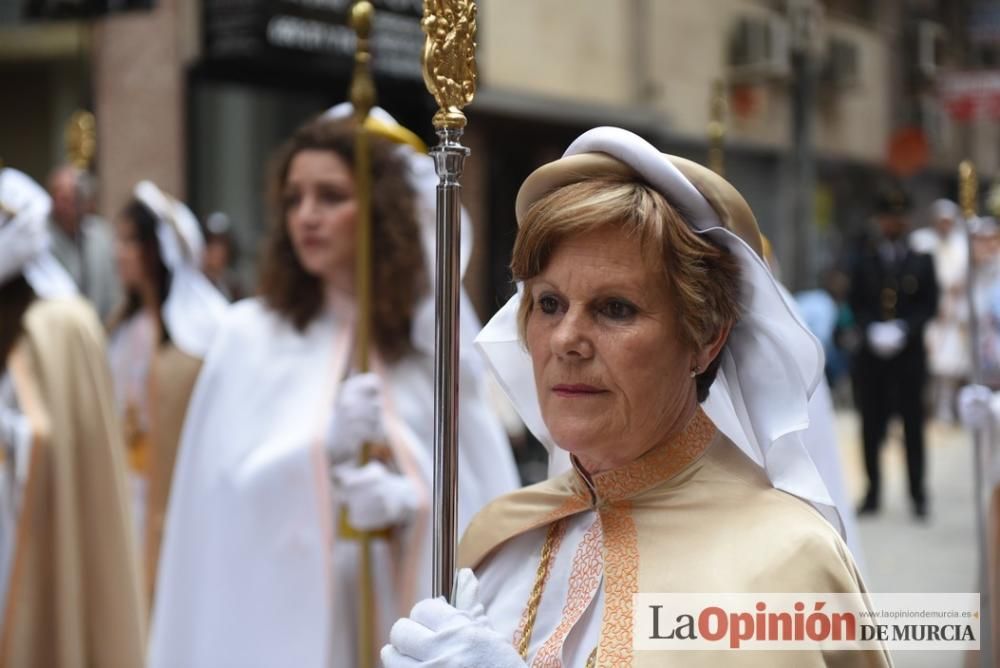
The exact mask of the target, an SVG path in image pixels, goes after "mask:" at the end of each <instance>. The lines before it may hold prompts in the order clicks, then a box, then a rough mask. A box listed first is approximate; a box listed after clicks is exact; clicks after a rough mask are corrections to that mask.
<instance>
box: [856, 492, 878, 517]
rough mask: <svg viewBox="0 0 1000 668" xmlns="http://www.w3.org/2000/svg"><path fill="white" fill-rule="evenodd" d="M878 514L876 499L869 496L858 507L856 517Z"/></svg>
mask: <svg viewBox="0 0 1000 668" xmlns="http://www.w3.org/2000/svg"><path fill="white" fill-rule="evenodd" d="M877 513H878V499H877V498H876V497H874V496H873V495H871V494H869V495H868V496H866V497H865V501H864V503H862V504H861V505H860V506H858V517H861V516H862V515H875V514H877Z"/></svg>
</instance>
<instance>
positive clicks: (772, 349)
mask: <svg viewBox="0 0 1000 668" xmlns="http://www.w3.org/2000/svg"><path fill="white" fill-rule="evenodd" d="M594 154H604V155H603V156H600V157H599V158H597V157H595V156H594ZM583 155H588V156H591V158H590V162H591V163H593V162H594V161H595V160H601V161H603V162H604V164H605V166H611V167H612V168H613V169H617V170H618V171H622V169H627V170H630V171H632V172H633V173H638V175H639V176H640V177H641V178H642V179H643V180H644V181H646V182H648V183H649V184H650V185H651V186H652V187H653V188H655V189H656V190H658V191H659V192H660V193H662V194H663V195H664V196H665V197H666V198H667V200H668V201H669V202H670V203H671V204H672V205H673V206H674V207H676V208H677V209H678V211H679V212H681V214H682V215H683V216H684V218H685V220H686V221H687V222H688V224H689V225H690V226H691V227H692V228H693V229H694V230H695V231H696V232H697V233H699V234H705V235H708V236H709V237H711V238H712V239H713V240H714V241H716V242H718V243H719V244H721V245H723V246H724V247H726V248H727V249H728V250H729V251H730V252H731V253H733V255H735V257H736V258H737V259H738V260H739V263H740V269H741V283H742V287H743V291H742V294H741V307H742V317H741V319H740V321H739V322H738V323H737V324H736V326H735V327H734V328H733V330H732V332H731V334H730V336H729V340H728V342H727V344H726V346H725V347H724V348H723V350H722V352H721V353H720V356H721V365H720V367H719V372H718V375H717V377H716V379H715V382H714V384H713V385H712V387H711V390H710V392H709V396H708V399H707V400H706V401H705V402H704V403H703V404H702V408H703V409H704V410H705V413H706V414H707V415H708V416H709V418H710V419H711V420H712V422H713V423H714V424H715V425H716V427H718V428H719V430H720V431H721V432H722V433H723V434H725V435H726V436H727V437H728V438H729V439H730V440H732V441H733V442H734V443H735V444H736V445H737V446H738V447H739V448H740V449H741V450H742V451H743V452H744V453H746V455H747V456H748V457H750V458H751V459H752V460H753V461H754V462H756V463H757V464H758V465H760V466H761V467H763V468H764V469H765V471H766V472H767V475H768V478H770V480H771V482H772V484H773V485H774V486H775V487H777V488H778V489H782V490H784V491H787V492H790V493H792V494H795V495H796V496H799V497H801V498H803V499H805V500H806V501H808V502H810V503H812V504H814V505H815V506H816V507H817V508H818V509H819V510H820V511H821V512H823V513H824V515H826V516H827V517H828V518H829V519H831V520H832V521H834V523H835V526H838V527H841V526H842V523H841V522H840V520H839V517H838V516H837V513H836V510H835V508H834V504H833V501H832V500H831V498H830V494H829V492H828V490H827V488H826V486H825V485H824V483H823V480H822V478H821V476H820V474H819V472H818V471H817V468H816V465H815V464H814V462H813V461H812V459H811V458H810V456H809V454H808V452H807V450H806V448H805V446H804V445H803V443H802V439H801V437H800V433H801V432H802V431H803V430H805V429H806V427H807V426H808V424H809V417H808V402H809V398H810V397H811V396H812V393H813V391H814V390H815V388H816V386H817V384H818V383H819V380H820V378H821V374H822V371H823V349H822V346H821V345H820V343H819V341H817V340H816V338H815V337H814V336H813V335H812V334H811V333H810V332H809V330H808V328H806V326H805V325H804V324H803V323H802V322H801V321H800V320H799V318H798V316H796V315H795V311H794V309H793V307H792V306H791V305H790V304H789V303H788V302H787V301H786V298H785V297H784V295H783V293H782V291H781V289H780V287H779V285H778V283H777V282H776V281H775V279H774V278H773V277H772V275H771V273H770V271H768V269H767V265H766V264H765V263H764V260H763V259H762V258H761V256H760V254H759V253H760V252H761V251H760V248H761V242H760V239H759V232H758V231H757V228H756V222H755V221H753V217H752V213H750V210H749V207H748V206H747V205H746V202H745V201H744V200H743V198H742V197H741V196H740V195H739V194H738V193H737V192H736V190H735V189H734V188H732V186H730V185H729V184H728V183H727V182H726V181H725V180H723V179H722V178H721V177H719V176H717V175H715V174H713V173H711V172H709V171H708V170H706V169H705V168H703V167H701V166H700V165H696V164H694V163H691V162H689V161H686V160H683V159H681V158H676V157H674V156H667V155H666V154H663V153H660V152H659V151H658V150H657V149H656V148H655V147H653V146H652V145H651V144H649V143H648V142H646V141H645V140H643V139H642V138H640V137H638V136H637V135H634V134H632V133H631V132H627V131H625V130H621V129H618V128H610V127H601V128H596V129H593V130H590V131H588V132H586V133H584V134H583V135H582V136H580V137H579V138H578V139H577V140H576V141H574V142H573V143H572V144H571V145H570V147H569V148H568V149H566V152H565V153H564V154H563V159H562V160H565V159H566V158H567V157H569V156H583ZM609 156H610V157H611V158H613V160H608V159H607V158H608V157H609ZM576 160H577V162H578V163H579V166H581V167H582V163H583V161H584V160H585V159H583V158H578V159H576ZM557 162H558V161H557ZM551 164H556V163H550V165H551ZM550 165H547V166H544V167H542V168H540V169H539V170H538V172H536V174H538V173H539V172H541V171H542V170H545V169H546V168H548V167H549V166H550ZM626 166H627V167H626ZM560 171H561V172H562V173H563V174H564V175H565V174H574V173H575V167H570V166H568V165H567V167H566V168H565V169H561V170H560ZM587 176H588V174H586V173H580V174H578V175H576V176H574V177H572V178H573V179H574V180H577V181H578V180H581V179H584V178H587ZM532 180H534V182H535V184H534V186H533V187H534V188H535V191H534V192H527V191H528V190H530V188H529V187H528V183H529V182H530V181H532ZM544 181H545V178H535V174H533V175H532V176H530V177H529V178H528V180H527V181H526V182H525V185H523V186H522V188H521V192H519V193H518V203H517V211H518V219H519V220H520V219H521V218H522V217H523V214H524V213H525V212H526V210H527V208H528V207H529V206H530V204H531V203H532V202H533V201H534V200H535V199H537V198H538V197H540V196H542V195H544V194H545V192H544V191H541V190H540V189H541V188H543V186H544ZM568 182H572V181H571V180H566V179H565V177H564V180H563V181H562V182H561V183H552V184H550V185H551V187H558V186H559V185H565V184H566V183H568ZM696 183H697V184H698V185H697V186H696V185H695V184H696ZM550 189H551V188H550ZM703 191H704V193H705V194H703ZM725 225H730V226H731V227H733V230H730V229H727V228H726V227H725ZM734 232H736V233H734ZM738 234H739V235H740V236H738ZM754 234H756V235H757V238H756V239H754V238H753V235H754ZM741 236H742V237H744V238H741ZM745 239H748V240H749V241H750V243H748V241H747V240H745ZM751 243H752V244H754V245H753V247H752V246H751V245H750V244H751ZM521 295H522V289H521V286H518V293H517V294H516V295H515V296H514V297H512V298H511V299H510V301H509V302H507V304H506V305H505V306H504V307H503V308H502V309H501V310H500V311H499V312H498V313H497V314H496V316H495V317H494V318H493V319H492V320H490V322H489V323H488V324H487V325H486V327H485V328H484V329H483V331H482V333H481V334H480V335H479V336H478V337H477V339H476V343H477V344H478V345H479V347H480V348H481V349H482V351H483V352H484V353H485V354H486V357H487V360H488V362H489V364H490V366H491V367H492V368H493V371H494V373H495V374H496V376H497V378H498V380H499V382H500V384H501V386H502V387H503V388H504V390H505V391H506V393H507V395H508V397H509V398H510V399H511V401H512V402H513V403H514V405H515V407H516V408H517V410H518V412H519V413H520V414H521V417H522V419H524V421H525V423H526V424H527V425H528V428H529V429H531V430H532V432H533V433H534V434H535V436H536V437H538V439H539V440H540V441H541V442H542V443H543V444H545V446H546V447H547V448H548V449H549V453H550V475H551V474H555V473H558V472H560V471H562V470H565V468H566V466H567V465H568V462H569V457H568V455H567V453H566V452H565V451H563V450H560V449H558V448H555V447H553V446H554V445H555V444H554V443H553V441H552V438H551V437H550V435H549V433H548V430H547V429H546V427H545V423H544V421H543V420H542V415H541V410H540V408H539V405H538V393H537V389H536V387H535V383H534V375H533V373H532V366H531V358H530V356H529V355H528V353H527V351H526V349H525V348H524V346H523V344H522V343H521V341H520V340H519V335H518V326H517V312H518V307H519V305H520V300H521Z"/></svg>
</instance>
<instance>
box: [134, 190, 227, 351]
mask: <svg viewBox="0 0 1000 668" xmlns="http://www.w3.org/2000/svg"><path fill="white" fill-rule="evenodd" d="M132 194H133V195H134V196H135V198H136V199H137V200H138V201H139V202H141V203H142V204H143V205H144V206H145V207H146V208H148V209H149V210H150V212H151V213H152V214H153V215H154V216H155V217H156V239H157V242H158V244H159V247H160V258H161V259H162V260H163V264H164V265H166V267H167V269H169V270H170V289H169V291H168V293H167V300H166V301H165V302H164V304H163V324H164V327H166V329H167V333H168V334H170V339H171V340H172V341H173V342H174V344H175V345H176V346H177V347H178V348H180V349H181V350H182V351H184V352H185V353H187V354H189V355H191V356H193V357H204V356H205V353H206V352H207V351H208V346H209V344H210V343H211V340H212V335H213V334H214V333H215V328H216V325H217V324H218V322H219V319H220V318H221V317H222V314H223V313H224V312H225V310H226V307H227V302H226V299H225V298H224V297H223V296H222V294H221V293H219V291H218V290H217V289H216V288H215V286H213V285H212V283H211V282H210V281H209V280H208V279H207V278H205V275H204V274H202V273H201V256H202V254H203V253H204V250H205V239H204V237H203V236H202V234H201V228H200V227H198V220H197V219H196V218H195V217H194V214H193V213H191V210H190V209H188V208H187V207H186V206H185V205H184V204H183V203H181V202H179V201H177V200H176V199H174V198H173V197H170V196H169V195H167V194H166V193H164V192H163V191H162V190H160V189H159V188H157V187H156V186H155V185H154V184H153V183H151V182H149V181H140V182H139V183H138V184H137V185H136V187H135V189H134V190H133V192H132Z"/></svg>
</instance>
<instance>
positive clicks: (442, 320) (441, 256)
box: [431, 128, 469, 600]
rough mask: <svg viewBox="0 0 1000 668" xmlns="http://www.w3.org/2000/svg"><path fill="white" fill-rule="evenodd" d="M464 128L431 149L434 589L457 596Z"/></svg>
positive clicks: (445, 134)
mask: <svg viewBox="0 0 1000 668" xmlns="http://www.w3.org/2000/svg"><path fill="white" fill-rule="evenodd" d="M461 136H462V130H461V129H454V128H447V129H442V130H438V137H439V138H440V140H441V143H440V144H438V145H437V146H436V147H434V149H433V150H432V151H431V155H432V156H433V157H434V164H435V169H436V170H437V173H438V177H439V178H440V182H439V183H438V187H437V267H436V276H437V280H436V286H435V289H436V295H435V298H436V299H435V309H434V316H435V317H434V336H435V339H434V341H435V346H434V535H435V538H436V539H435V541H434V549H433V563H434V570H433V582H432V585H433V592H434V595H435V596H444V597H446V598H447V599H449V600H450V599H451V598H452V589H453V584H454V573H455V544H456V537H457V533H458V408H459V406H458V381H459V363H460V358H459V329H460V328H459V291H460V289H461V267H460V249H461V237H462V210H461V207H462V205H461V199H460V194H461V184H460V183H459V179H460V177H461V175H462V168H463V166H464V162H465V158H466V156H467V155H468V154H469V149H467V148H465V147H464V146H462V145H461V143H460V139H461Z"/></svg>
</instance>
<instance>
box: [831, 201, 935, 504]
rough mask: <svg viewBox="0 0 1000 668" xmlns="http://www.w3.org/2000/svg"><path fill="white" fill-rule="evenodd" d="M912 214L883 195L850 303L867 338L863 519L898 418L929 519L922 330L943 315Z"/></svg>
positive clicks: (913, 491)
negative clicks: (915, 245)
mask: <svg viewBox="0 0 1000 668" xmlns="http://www.w3.org/2000/svg"><path fill="white" fill-rule="evenodd" d="M910 210H911V204H910V198H909V196H908V195H907V194H906V193H905V192H904V191H903V190H902V189H901V188H900V187H898V186H895V185H894V186H890V187H887V188H885V189H883V190H882V191H881V192H880V193H879V195H878V197H877V199H876V202H875V224H876V227H877V232H878V234H877V235H876V236H875V237H874V238H872V239H870V240H869V241H868V242H867V243H866V244H865V245H864V247H863V248H862V249H861V252H860V253H859V255H858V257H857V258H856V261H855V266H854V268H853V272H852V276H851V287H850V294H849V298H848V301H849V304H850V306H851V310H852V311H853V313H854V317H855V321H856V323H857V327H858V330H859V332H861V333H862V334H863V336H864V342H863V343H862V345H861V346H860V347H859V350H858V352H857V353H856V356H855V360H854V364H853V370H854V374H855V383H854V387H855V392H856V396H855V402H856V405H857V407H858V410H859V412H860V413H861V439H862V445H863V448H864V457H865V470H866V471H867V474H868V490H867V493H866V495H865V498H864V501H863V502H862V504H861V506H860V508H859V509H858V514H859V515H861V514H869V513H875V512H878V510H879V504H880V500H881V497H880V494H881V471H880V466H879V457H880V454H881V448H882V443H883V441H884V440H885V438H886V433H887V429H888V425H889V419H890V417H891V416H893V415H899V416H900V417H901V418H902V420H903V432H904V434H905V437H904V443H905V447H906V468H907V473H908V476H909V490H910V498H911V500H912V503H913V513H914V515H915V516H916V517H917V518H919V519H923V518H926V516H927V491H926V489H925V487H924V454H925V453H924V403H923V392H924V384H925V381H926V378H927V352H926V349H925V347H924V329H925V327H926V326H927V323H928V322H930V320H931V318H933V317H934V314H935V312H936V311H937V303H938V287H937V280H936V277H935V275H934V261H933V259H932V258H931V256H930V255H927V254H925V253H918V252H917V251H914V250H913V249H912V248H911V247H910V245H909V243H908V242H907V236H906V235H907V232H908V231H909V215H910Z"/></svg>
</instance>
